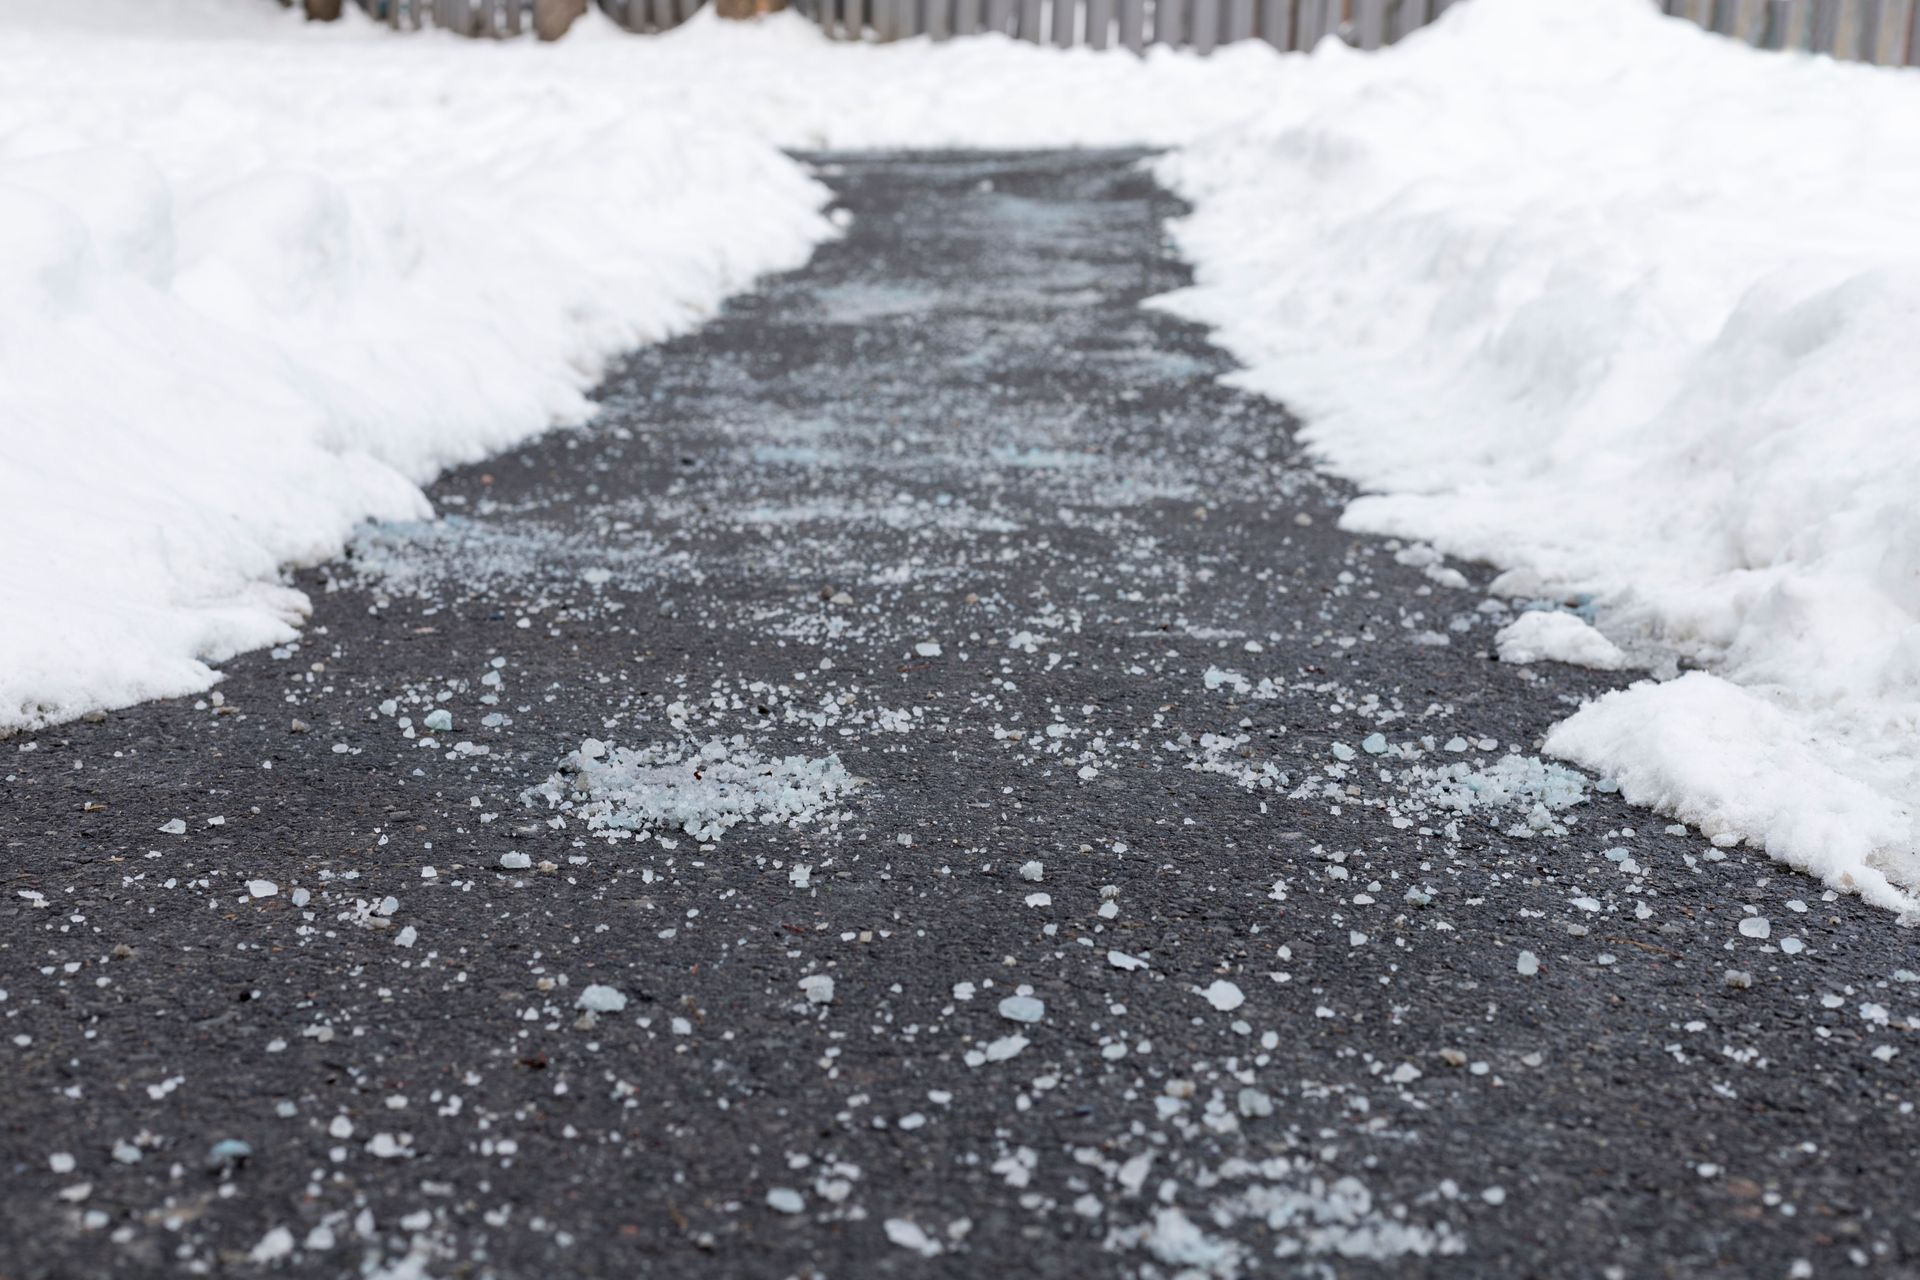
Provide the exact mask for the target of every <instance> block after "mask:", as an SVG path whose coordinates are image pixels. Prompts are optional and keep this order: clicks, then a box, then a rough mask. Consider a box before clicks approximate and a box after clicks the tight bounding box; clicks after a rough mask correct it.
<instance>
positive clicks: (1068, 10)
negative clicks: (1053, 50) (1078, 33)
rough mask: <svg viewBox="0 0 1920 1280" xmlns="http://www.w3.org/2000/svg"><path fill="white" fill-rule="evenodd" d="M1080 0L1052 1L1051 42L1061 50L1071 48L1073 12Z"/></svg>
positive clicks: (1078, 5)
mask: <svg viewBox="0 0 1920 1280" xmlns="http://www.w3.org/2000/svg"><path fill="white" fill-rule="evenodd" d="M1079 7H1080V0H1053V42H1054V43H1055V44H1056V45H1058V46H1060V47H1061V48H1062V49H1071V48H1072V47H1073V18H1074V11H1075V10H1076V9H1078V8H1079Z"/></svg>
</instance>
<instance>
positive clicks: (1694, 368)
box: [1161, 0, 1920, 910]
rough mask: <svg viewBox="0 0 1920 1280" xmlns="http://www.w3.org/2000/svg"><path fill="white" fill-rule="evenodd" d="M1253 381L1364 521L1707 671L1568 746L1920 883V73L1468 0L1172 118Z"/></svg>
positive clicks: (1830, 862)
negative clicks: (1204, 125)
mask: <svg viewBox="0 0 1920 1280" xmlns="http://www.w3.org/2000/svg"><path fill="white" fill-rule="evenodd" d="M1161 172H1162V173H1163V175H1164V176H1165V177H1166V178H1167V179H1168V180H1169V181H1171V182H1172V183H1173V184H1174V185H1176V187H1177V188H1178V189H1179V190H1180V191H1182V192H1183V193H1184V194H1186V195H1187V196H1188V197H1189V198H1191V199H1192V200H1193V201H1194V202H1195V203H1196V205H1197V212H1196V213H1195V214H1194V216H1193V217H1192V218H1191V219H1189V220H1188V221H1186V222H1185V223H1184V225H1183V226H1182V227H1181V228H1180V230H1179V233H1178V236H1179V242H1180V244H1181V245H1182V246H1183V248H1184V249H1185V251H1186V252H1187V253H1188V255H1189V256H1190V257H1191V258H1192V259H1193V260H1194V261H1195V262H1196V264H1197V280H1198V283H1197V287H1195V288H1194V289H1192V290H1190V291H1186V292H1184V293H1182V294H1180V295H1176V296H1175V297H1174V298H1173V299H1171V300H1170V303H1169V305H1171V306H1173V307H1174V308H1175V309H1176V310H1178V311H1179V312H1181V313H1183V314H1185V315H1188V316H1192V317H1195V318H1198V319H1201V320H1204V321H1206V322H1208V323H1210V324H1213V325H1216V326H1218V329H1219V334H1220V337H1221V338H1222V340H1223V341H1224V342H1225V343H1226V344H1227V345H1228V346H1229V347H1230V348H1231V349H1232V350H1233V351H1234V352H1235V353H1236V354H1237V355H1238V356H1239V357H1240V358H1241V359H1242V360H1243V361H1244V362H1245V363H1246V364H1247V365H1248V366H1249V369H1248V372H1247V373H1246V374H1245V375H1243V378H1242V380H1243V381H1244V383H1245V384H1246V385H1248V386H1251V387H1253V388H1256V389H1258V390H1261V391H1266V392H1270V393H1272V394H1273V395H1275V396H1277V397H1279V398H1282V399H1285V400H1287V401H1288V402H1289V403H1290V404H1292V405H1293V406H1294V407H1295V408H1297V409H1298V410H1299V411H1300V412H1301V413H1302V414H1303V416H1304V417H1305V418H1306V419H1307V422H1308V428H1307V432H1306V438H1307V440H1308V442H1309V443H1310V445H1311V447H1312V448H1313V449H1314V450H1315V452H1316V453H1317V454H1318V456H1319V457H1320V458H1321V459H1323V460H1324V461H1325V462H1326V463H1327V464H1328V465H1329V466H1331V467H1332V468H1333V469H1334V470H1336V471H1338V472H1340V473H1342V474H1344V475H1346V476H1349V477H1352V478H1353V479H1354V480H1356V481H1358V482H1359V483H1360V484H1361V485H1362V486H1363V487H1364V488H1365V489H1366V490H1368V491H1369V495H1370V496H1367V497H1364V498H1362V499H1361V500H1359V501H1357V502H1355V503H1354V504H1353V505H1352V506H1351V507H1350V509H1349V511H1348V514H1347V518H1346V522H1347V524H1348V526H1349V527H1351V528H1355V529H1361V530H1367V531H1372V532H1378V533H1384V534H1392V535H1398V536H1407V537H1418V538H1422V539H1427V540H1430V541H1432V542H1434V543H1436V544H1438V545H1439V546H1441V547H1443V548H1444V549H1445V550H1447V551H1450V552H1453V553H1455V554H1459V555H1463V556H1471V557H1478V558H1482V559H1486V560H1489V561H1492V562H1494V563H1496V564H1499V565H1501V566H1504V567H1506V568H1507V570H1508V572H1507V573H1506V574H1505V575H1504V577H1503V578H1502V579H1501V580H1500V581H1499V582H1498V583H1497V584H1496V588H1497V589H1500V590H1503V591H1506V592H1509V593H1511V594H1514V595H1518V596H1522V597H1534V596H1542V595H1555V596H1562V597H1575V596H1586V595H1591V596H1593V597H1595V598H1596V604H1597V606H1598V614H1599V617H1600V619H1601V622H1602V625H1603V627H1604V628H1605V629H1606V630H1608V631H1610V632H1612V633H1614V634H1616V635H1629V634H1632V635H1635V636H1636V638H1642V639H1644V638H1650V639H1652V640H1654V641H1657V642H1659V643H1662V644H1664V645H1666V646H1668V647H1669V648H1670V649H1672V650H1674V651H1677V652H1678V653H1679V654H1680V655H1683V656H1684V657H1685V658H1687V659H1690V660H1692V661H1693V662H1695V663H1698V664H1701V665H1704V666H1706V667H1708V668H1709V669H1710V670H1711V671H1712V672H1713V674H1698V673H1696V674H1691V675H1688V676H1686V677H1685V678H1683V679H1679V680H1675V681H1672V682H1669V683H1665V684H1657V685H1648V686H1644V687H1640V688H1636V689H1633V690H1629V691H1623V692H1620V693H1617V694H1614V695H1611V696H1609V697H1605V698H1602V699H1599V700H1598V701H1596V702H1594V703H1593V704H1591V705H1589V706H1588V707H1586V708H1585V709H1583V710H1581V711H1580V712H1579V713H1578V714H1576V715H1574V716H1573V717H1572V718H1571V719H1569V720H1568V721H1566V722H1565V723H1563V724H1561V725H1560V726H1558V727H1557V728H1556V729H1555V731H1554V732H1553V734H1552V735H1551V737H1550V738H1549V740H1548V743H1547V747H1548V749H1549V750H1550V751H1552V752H1554V753H1556V754H1558V755H1561V756H1563V757H1565V758H1569V759H1572V760H1574V761H1577V762H1579V763H1580V764H1582V765H1585V766H1587V767H1589V768H1592V769H1596V770H1600V771H1603V772H1605V773H1608V774H1611V775H1612V776H1614V777H1615V778H1617V779H1618V780H1619V782H1620V784H1621V787H1622V790H1623V791H1624V793H1625V794H1626V795H1627V797H1628V798H1629V799H1631V800H1634V801H1636V802H1640V803H1646V804H1651V805H1654V806H1657V807H1659V808H1660V809H1661V810H1663V811H1664V812H1667V813H1670V814H1673V815H1675V816H1678V817H1680V818H1682V819H1684V820H1686V821H1688V822H1691V823H1695V824H1698V825H1699V826H1700V828H1701V829H1702V830H1704V831H1706V832H1707V833H1708V834H1711V835H1715V836H1718V837H1720V838H1721V839H1722V841H1723V842H1726V841H1731V840H1734V839H1742V840H1746V841H1750V842H1752V843H1753V844H1755V845H1759V846H1763V847H1764V848H1766V849H1767V850H1768V851H1769V852H1770V853H1772V854H1773V855H1774V856H1776V857H1778V858H1780V859H1782V860H1783V861H1786V862H1789V863H1792V864H1794V865H1796V866H1799V867H1802V868H1805V869H1807V870H1810V871H1813V872H1815V873H1817V874H1819V875H1821V876H1823V877H1824V878H1826V879H1827V880H1828V881H1829V882H1830V883H1832V884H1835V885H1839V886H1845V887H1850V888H1853V889H1857V890H1858V891H1860V892H1862V893H1864V894H1865V895H1866V896H1868V897H1870V898H1872V899H1873V900H1875V901H1877V902H1881V903H1884V904H1886V905H1888V906H1892V907H1895V908H1897V909H1906V910H1910V909H1912V908H1913V906H1914V901H1915V900H1914V896H1913V891H1914V890H1915V889H1916V888H1920V853H1917V850H1920V822H1917V816H1920V363H1917V362H1916V358H1915V354H1914V353H1915V350H1916V343H1920V235H1916V234H1915V226H1916V224H1915V216H1916V214H1915V211H1916V210H1920V73H1915V72H1910V71H1890V70H1875V69H1870V68H1863V67H1858V66H1848V65H1839V64H1835V63H1832V62H1829V61H1827V60H1824V59H1809V58H1807V57H1804V56H1780V55H1764V54H1759V53H1755V52H1752V51H1749V50H1747V49H1745V48H1743V47H1741V46H1738V45H1736V44H1733V43H1732V42H1728V41H1722V40H1718V39H1716V38H1714V37H1712V36H1709V35H1707V34H1706V33H1704V32H1702V31H1700V30H1699V29H1698V28H1696V27H1693V26H1691V25H1689V24H1686V23H1682V22H1677V21H1668V20H1665V19H1662V18H1660V17H1658V16H1657V15H1656V13H1655V11H1654V10H1653V8H1652V6H1650V5H1648V4H1645V3H1643V2H1641V0H1580V2H1579V3H1575V2H1574V0H1553V2H1549V0H1474V3H1471V4H1465V5H1460V6H1456V7H1455V8H1454V9H1452V10H1450V11H1449V13H1448V14H1447V16H1446V17H1445V18H1444V19H1443V20H1442V21H1441V22H1439V23H1438V24H1437V25H1436V26H1434V27H1433V28H1430V29H1428V30H1426V31H1424V32H1422V33H1419V34H1417V35H1415V36H1414V37H1413V38H1411V39H1409V40H1407V41H1406V42H1404V43H1403V44H1401V45H1400V46H1398V47H1396V48H1395V49H1393V50H1391V51H1388V52H1386V53H1384V54H1381V55H1378V56H1363V55H1361V54H1358V53H1352V52H1349V51H1346V50H1344V49H1339V48H1332V47H1328V48H1324V49H1323V50H1322V51H1321V52H1320V53H1319V54H1318V55H1316V56H1315V57H1314V58H1312V59H1311V60H1304V59H1303V60H1300V61H1299V65H1298V66H1297V67H1296V68H1295V70H1294V75H1293V76H1292V78H1291V79H1290V81H1289V88H1288V92H1287V93H1285V94H1284V95H1280V96H1278V97H1276V99H1275V100H1274V102H1273V103H1272V105H1271V107H1270V108H1269V109H1268V110H1267V111H1265V112H1264V113H1263V114H1262V115H1261V116H1260V117H1259V118H1257V119H1254V120H1252V121H1250V122H1249V123H1247V124H1245V125H1244V126H1241V127H1238V128H1234V129H1229V130H1226V131H1223V132H1221V133H1219V134H1217V135H1215V136H1213V137H1211V138H1209V139H1207V140H1205V141H1203V142H1201V143H1200V144H1198V145H1196V146H1193V147H1191V148H1189V149H1187V150H1185V151H1183V152H1181V153H1178V154H1176V155H1174V156H1171V157H1169V158H1167V159H1166V160H1165V161H1163V162H1162V165H1161Z"/></svg>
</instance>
